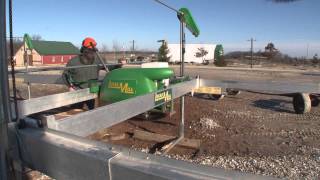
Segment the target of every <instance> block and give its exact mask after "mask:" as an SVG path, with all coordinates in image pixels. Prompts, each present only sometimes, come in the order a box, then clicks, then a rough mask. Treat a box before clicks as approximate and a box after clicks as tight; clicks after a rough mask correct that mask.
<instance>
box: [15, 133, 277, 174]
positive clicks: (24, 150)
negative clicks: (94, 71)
mask: <svg viewBox="0 0 320 180" xmlns="http://www.w3.org/2000/svg"><path fill="white" fill-rule="evenodd" d="M10 134H11V136H10V137H11V138H12V139H11V141H12V142H16V146H19V148H20V149H21V159H22V160H23V162H24V163H26V165H28V166H29V167H30V168H32V169H34V170H38V171H41V172H43V173H45V174H47V175H48V176H50V177H52V178H55V179H68V180H73V179H74V180H87V179H95V180H99V179H101V180H106V179H112V180H118V179H119V180H120V179H121V180H122V179H128V178H130V179H131V180H136V179H139V180H143V179H154V180H163V179H186V180H187V179H273V178H270V177H263V176H257V175H253V174H248V173H241V172H237V171H228V170H224V169H219V168H212V167H207V166H202V165H196V164H191V163H188V162H183V161H179V160H173V159H169V158H166V157H161V156H155V155H151V154H145V153H142V152H137V151H134V150H130V149H127V148H124V147H120V146H112V145H109V144H104V143H101V142H97V141H92V140H88V139H84V138H80V137H77V136H74V135H69V134H65V133H61V132H55V131H50V130H49V131H43V130H40V129H34V128H26V129H22V130H18V131H17V132H16V129H15V128H10ZM17 139H18V142H17V141H16V140H17ZM14 157H17V156H14Z"/></svg>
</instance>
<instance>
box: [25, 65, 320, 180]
mask: <svg viewBox="0 0 320 180" xmlns="http://www.w3.org/2000/svg"><path fill="white" fill-rule="evenodd" d="M175 70H176V72H177V71H178V68H175ZM186 72H187V74H188V75H190V76H194V75H196V74H199V75H200V76H201V77H202V78H207V79H225V80H287V81H292V82H295V83H304V82H317V83H319V82H320V73H319V72H318V71H312V72H306V71H297V72H296V71H251V70H241V71H238V70H226V69H221V70H219V69H214V70H212V69H206V68H187V69H186ZM19 88H20V89H21V93H22V96H25V95H26V94H25V90H26V86H25V85H21V86H19ZM64 91H66V88H65V87H63V86H44V85H33V86H32V93H33V97H36V96H42V95H45V94H52V93H57V92H64ZM185 108H186V109H185V113H186V116H185V121H186V122H185V133H186V134H185V136H186V137H187V138H192V139H200V140H201V151H200V152H199V151H197V150H194V149H187V148H182V147H176V148H174V149H173V150H172V151H170V153H169V154H168V155H166V156H168V157H170V158H175V159H181V160H185V161H190V162H193V163H198V164H205V165H209V166H214V167H221V168H226V169H234V170H239V171H243V172H249V173H254V174H260V175H267V176H274V177H280V178H287V179H319V178H320V140H319V138H320V107H313V108H312V110H311V112H310V113H307V114H304V115H298V114H295V113H294V110H293V107H292V99H291V98H288V97H279V96H272V95H261V94H254V93H249V92H242V93H241V94H240V95H237V96H226V97H225V98H224V99H222V100H219V101H216V100H212V99H210V98H208V97H205V96H203V97H191V96H189V95H188V96H187V97H186V102H185ZM175 109H176V114H174V115H173V116H172V117H170V116H166V117H160V118H158V119H154V120H144V119H143V118H137V117H136V118H132V119H130V120H127V121H125V122H123V123H120V124H118V125H115V126H113V127H111V128H108V129H104V130H102V131H100V132H98V133H96V134H94V135H92V136H90V137H89V138H92V139H96V140H99V141H104V142H107V143H113V144H118V145H123V146H126V147H129V148H133V149H136V150H141V151H144V152H156V146H155V145H156V143H155V142H147V141H141V140H138V139H135V138H133V137H132V134H133V132H134V130H136V129H137V130H143V131H148V132H153V133H159V134H165V135H173V136H175V135H177V133H178V124H179V119H180V117H179V101H176V102H175ZM123 133H125V134H126V135H127V136H126V139H124V140H114V141H112V140H110V139H109V138H104V137H107V136H105V135H106V134H115V135H117V134H123ZM156 153H157V154H160V155H161V153H159V152H156Z"/></svg>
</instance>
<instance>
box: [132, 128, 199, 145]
mask: <svg viewBox="0 0 320 180" xmlns="http://www.w3.org/2000/svg"><path fill="white" fill-rule="evenodd" d="M133 137H134V138H136V139H140V140H145V141H154V142H165V141H168V140H171V139H174V138H175V137H174V136H168V135H162V134H156V133H150V132H147V131H141V130H134V134H133ZM177 145H180V146H184V147H188V148H194V149H199V148H200V146H201V141H200V140H198V139H188V138H184V139H183V140H181V141H180V142H179V143H178V144H177Z"/></svg>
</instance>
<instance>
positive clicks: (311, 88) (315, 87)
mask: <svg viewBox="0 0 320 180" xmlns="http://www.w3.org/2000/svg"><path fill="white" fill-rule="evenodd" d="M203 86H208V87H210V86H214V87H221V88H223V89H226V88H231V89H238V90H245V91H246V90H248V91H256V92H261V93H273V94H289V93H310V94H311V93H314V94H319V93H320V83H292V82H287V81H227V80H207V79H200V87H203Z"/></svg>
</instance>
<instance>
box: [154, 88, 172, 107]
mask: <svg viewBox="0 0 320 180" xmlns="http://www.w3.org/2000/svg"><path fill="white" fill-rule="evenodd" d="M171 100H172V89H166V90H163V91H160V92H157V93H156V94H155V95H154V104H155V105H159V104H163V103H166V102H169V101H171Z"/></svg>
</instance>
